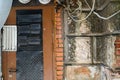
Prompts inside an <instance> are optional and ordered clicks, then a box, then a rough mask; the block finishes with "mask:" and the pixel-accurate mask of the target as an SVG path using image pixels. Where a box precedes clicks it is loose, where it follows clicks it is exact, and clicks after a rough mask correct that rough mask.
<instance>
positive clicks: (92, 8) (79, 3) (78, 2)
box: [66, 0, 120, 22]
mask: <svg viewBox="0 0 120 80" xmlns="http://www.w3.org/2000/svg"><path fill="white" fill-rule="evenodd" d="M84 1H85V3H86V4H87V6H88V7H89V8H90V12H89V13H88V15H87V16H86V17H85V18H83V19H76V17H78V16H74V15H73V14H75V13H76V12H77V11H79V12H80V13H79V14H81V13H82V2H81V1H79V0H78V1H77V5H78V8H76V9H75V10H74V11H73V12H71V11H72V10H71V8H70V5H68V6H67V7H66V10H67V13H68V16H69V17H70V18H71V19H72V20H73V21H74V22H81V21H84V20H86V19H87V18H88V17H89V16H90V15H91V14H92V13H93V14H95V15H96V16H97V17H99V18H100V19H103V20H108V19H110V18H112V17H114V16H115V15H117V14H119V13H120V10H118V11H117V12H115V13H113V14H112V15H110V16H108V17H103V16H101V15H100V14H99V13H97V12H96V11H95V10H94V9H95V2H96V1H95V0H93V4H92V7H90V5H89V3H88V2H87V0H84Z"/></svg>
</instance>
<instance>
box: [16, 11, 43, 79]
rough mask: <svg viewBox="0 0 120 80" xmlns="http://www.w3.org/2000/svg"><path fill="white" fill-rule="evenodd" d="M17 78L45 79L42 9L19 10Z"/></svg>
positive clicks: (17, 19)
mask: <svg viewBox="0 0 120 80" xmlns="http://www.w3.org/2000/svg"><path fill="white" fill-rule="evenodd" d="M16 13H17V18H16V21H17V53H16V59H17V60H16V68H17V72H16V74H17V76H16V77H17V80H43V38H42V10H17V12H16Z"/></svg>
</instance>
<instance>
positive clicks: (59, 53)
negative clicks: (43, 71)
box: [54, 10, 63, 80]
mask: <svg viewBox="0 0 120 80" xmlns="http://www.w3.org/2000/svg"><path fill="white" fill-rule="evenodd" d="M62 27H63V26H62V15H61V10H59V11H57V12H56V14H55V42H54V43H55V46H54V54H55V64H56V66H55V67H56V71H55V72H56V73H55V75H56V77H55V78H56V80H63V39H62V38H63V37H62V29H63V28H62Z"/></svg>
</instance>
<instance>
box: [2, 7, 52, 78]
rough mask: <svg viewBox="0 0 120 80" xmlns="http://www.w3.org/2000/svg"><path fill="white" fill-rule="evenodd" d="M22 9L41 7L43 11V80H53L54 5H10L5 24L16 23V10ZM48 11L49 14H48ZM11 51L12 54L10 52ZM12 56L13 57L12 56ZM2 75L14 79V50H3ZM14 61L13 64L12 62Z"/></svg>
mask: <svg viewBox="0 0 120 80" xmlns="http://www.w3.org/2000/svg"><path fill="white" fill-rule="evenodd" d="M23 9H27V10H28V9H29V10H30V9H32V10H35V9H42V12H43V53H44V54H43V57H44V59H43V61H44V80H48V79H49V80H54V79H53V76H54V71H53V66H54V64H53V56H54V55H53V49H52V48H53V42H52V41H53V40H52V39H53V38H52V37H53V29H54V28H53V27H54V5H47V6H29V7H12V9H11V12H10V14H9V16H8V19H7V21H6V25H16V10H23ZM48 12H49V14H48ZM10 53H12V54H10ZM13 57H14V58H13ZM2 59H3V66H2V69H3V77H4V80H16V74H15V70H14V68H16V52H3V54H2ZM13 63H14V64H13ZM48 65H49V66H48ZM11 67H12V68H11ZM10 68H11V71H12V75H14V77H12V78H10V77H11V76H9V74H10V73H9V72H8V71H9V70H8V69H10Z"/></svg>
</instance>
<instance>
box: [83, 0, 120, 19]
mask: <svg viewBox="0 0 120 80" xmlns="http://www.w3.org/2000/svg"><path fill="white" fill-rule="evenodd" d="M84 1H85V3H86V4H87V6H88V7H89V8H90V9H91V7H90V5H89V3H88V2H87V0H84ZM93 13H94V14H95V15H96V16H98V17H99V18H100V19H104V20H108V19H110V18H112V17H114V16H116V15H117V14H119V13H120V10H118V11H117V12H115V13H113V14H112V15H110V16H108V17H103V16H101V15H100V14H98V13H97V12H95V11H93Z"/></svg>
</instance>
